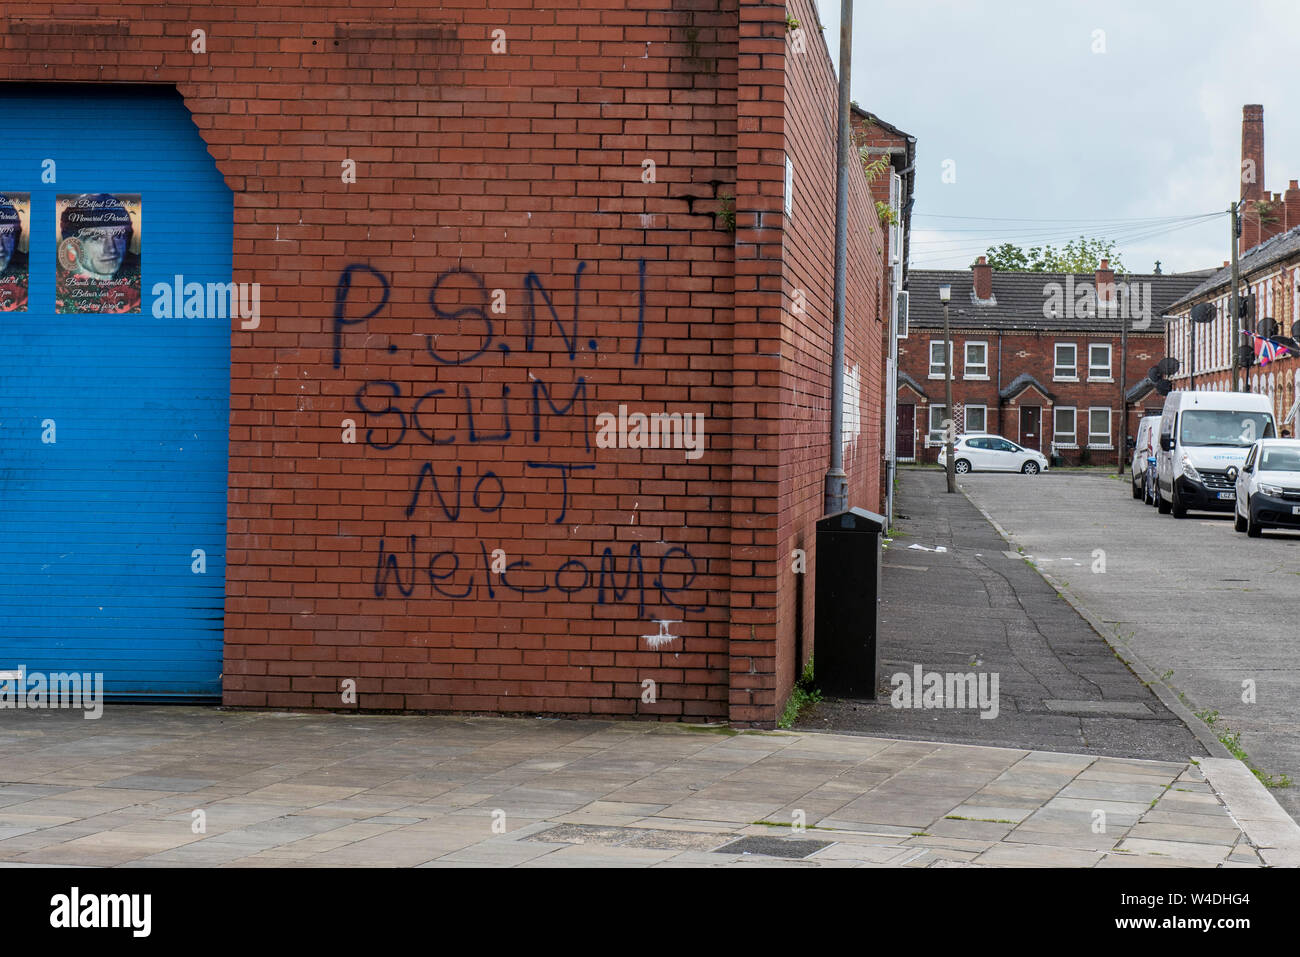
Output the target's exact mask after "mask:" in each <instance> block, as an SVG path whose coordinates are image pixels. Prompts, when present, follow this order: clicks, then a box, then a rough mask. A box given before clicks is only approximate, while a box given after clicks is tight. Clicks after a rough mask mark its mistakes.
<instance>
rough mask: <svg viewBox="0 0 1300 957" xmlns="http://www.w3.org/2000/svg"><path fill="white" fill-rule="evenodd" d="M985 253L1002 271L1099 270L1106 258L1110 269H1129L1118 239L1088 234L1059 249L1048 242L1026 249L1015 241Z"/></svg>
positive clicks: (989, 262)
mask: <svg viewBox="0 0 1300 957" xmlns="http://www.w3.org/2000/svg"><path fill="white" fill-rule="evenodd" d="M985 256H986V258H987V260H988V264H989V265H990V266H992V267H993V268H994V269H996V270H998V271H999V272H1073V273H1082V272H1095V271H1096V269H1097V267H1098V266H1100V265H1101V261H1102V260H1103V259H1108V260H1110V268H1111V269H1113V270H1115V272H1116V273H1117V274H1122V273H1123V272H1124V271H1125V270H1124V264H1123V263H1122V262H1121V261H1120V258H1119V257H1120V254H1119V253H1117V252H1115V240H1113V239H1089V238H1088V237H1087V236H1080V237H1079V238H1078V239H1071V240H1070V241H1069V242H1068V243H1066V244H1065V245H1064V246H1062V247H1060V248H1059V249H1058V248H1057V247H1055V246H1052V245H1046V246H1030V247H1029V249H1028V251H1026V250H1024V249H1021V248H1020V247H1019V246H1017V245H1016V244H1015V243H1003V244H1002V245H1001V246H990V247H989V248H988V249H987V250H986V252H985Z"/></svg>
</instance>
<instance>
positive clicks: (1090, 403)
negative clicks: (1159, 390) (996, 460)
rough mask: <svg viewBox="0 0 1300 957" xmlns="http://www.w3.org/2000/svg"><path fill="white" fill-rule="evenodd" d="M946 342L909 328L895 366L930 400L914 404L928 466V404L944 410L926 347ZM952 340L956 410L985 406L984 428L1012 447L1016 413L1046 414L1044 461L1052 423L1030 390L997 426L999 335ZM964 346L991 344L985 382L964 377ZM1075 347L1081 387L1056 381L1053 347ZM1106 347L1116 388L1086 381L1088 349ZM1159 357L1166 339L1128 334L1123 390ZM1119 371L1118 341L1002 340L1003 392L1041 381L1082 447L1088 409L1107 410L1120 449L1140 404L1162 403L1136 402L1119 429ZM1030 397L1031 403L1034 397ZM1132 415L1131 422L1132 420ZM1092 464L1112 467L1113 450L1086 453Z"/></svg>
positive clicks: (903, 396)
mask: <svg viewBox="0 0 1300 957" xmlns="http://www.w3.org/2000/svg"><path fill="white" fill-rule="evenodd" d="M942 338H943V330H942V329H937V330H929V329H920V328H917V327H915V326H913V327H912V329H911V334H910V336H909V337H908V338H907V339H903V340H900V341H899V344H898V362H899V368H901V369H902V370H903V371H904V372H906V373H907V374H908V375H910V376H911V377H912V378H913V379H915V380H916V381H917V382H918V383H920V385H921V387H922V388H923V389H925V390H926V392H927V393H928V394H929V402H928V403H921V402H920V401H917V412H916V422H917V432H918V438H917V460H918V461H925V462H933V461H935V459H936V458H937V456H938V448H937V447H935V448H926V447H925V444H924V443H925V433H926V428H927V424H928V408H929V405H930V404H937V405H942V404H943V401H944V382H943V379H942V378H938V379H931V378H929V369H930V366H929V348H930V345H929V344H930V340H931V339H933V340H935V341H936V342H937V341H940V340H941V339H942ZM952 340H953V355H954V357H955V358H954V362H953V381H952V395H953V404H954V405H956V404H958V403H963V404H970V405H984V406H986V407H987V409H988V412H987V425H986V428H987V430H988V431H990V432H996V433H998V434H1000V435H1004V436H1006V437H1007V438H1009V439H1011V440H1012V441H1013V442H1016V441H1020V439H1019V431H1020V419H1019V411H1018V409H1019V406H1020V405H1022V404H1029V405H1041V406H1042V408H1043V412H1042V413H1041V414H1042V418H1043V425H1042V426H1041V428H1042V445H1041V449H1042V451H1043V453H1044V454H1048V453H1049V452H1050V449H1051V443H1052V440H1053V422H1052V419H1051V416H1050V411H1049V408H1048V404H1047V402H1046V401H1045V400H1042V399H1040V398H1039V397H1038V393H1037V392H1035V391H1030V392H1029V393H1027V394H1022V395H1021V396H1018V397H1016V398H1015V399H1014V400H1013V401H1015V403H1016V404H1015V405H1012V404H1011V403H1010V402H1008V403H1007V404H1005V405H1003V406H1002V410H1001V414H1002V418H1001V421H1000V422H999V420H998V371H997V369H998V334H997V332H989V331H979V330H960V329H954V330H953V331H952ZM967 340H969V341H972V342H985V343H987V345H988V350H987V354H988V374H989V378H988V380H987V381H982V380H970V379H965V378H964V373H965V355H966V352H965V343H966V342H967ZM1058 342H1073V343H1075V348H1076V353H1075V354H1076V357H1077V363H1076V368H1077V369H1078V370H1079V376H1078V378H1079V381H1078V382H1058V381H1054V379H1053V370H1054V368H1055V355H1056V343H1058ZM1105 342H1108V343H1110V346H1111V370H1112V378H1113V379H1114V381H1113V382H1108V383H1106V382H1091V383H1090V382H1088V381H1087V378H1088V370H1087V362H1088V346H1089V344H1091V343H1105ZM1163 355H1164V338H1163V336H1162V335H1160V334H1157V333H1142V334H1137V333H1133V334H1130V335H1129V336H1128V363H1127V367H1128V373H1127V379H1126V385H1127V388H1129V389H1132V388H1133V386H1135V385H1137V384H1138V383H1139V382H1141V381H1142V380H1143V379H1144V378H1145V377H1146V374H1147V370H1148V369H1149V368H1150V367H1151V366H1152V365H1154V364H1155V363H1156V361H1157V360H1159V359H1160V358H1161V357H1162V356H1163ZM1119 366H1120V337H1119V336H1087V335H1079V334H1077V333H1068V334H1067V333H1062V334H1061V335H1056V334H1049V333H1041V334H1038V335H1035V334H1033V333H1028V334H1025V333H1016V334H1011V333H1004V334H1003V336H1002V385H1003V386H1004V387H1005V386H1006V385H1007V384H1009V383H1010V382H1011V381H1012V380H1013V379H1015V378H1016V376H1018V375H1021V374H1022V373H1026V372H1027V373H1029V374H1030V375H1032V376H1033V377H1034V378H1035V379H1037V380H1038V381H1039V382H1041V383H1042V384H1043V386H1044V388H1046V389H1047V390H1048V391H1049V392H1051V393H1052V395H1053V396H1054V398H1055V402H1054V405H1061V406H1074V407H1075V409H1076V435H1077V436H1079V439H1080V441H1079V443H1078V444H1086V442H1087V438H1086V435H1085V433H1086V430H1087V427H1088V422H1087V417H1086V416H1087V410H1088V408H1089V407H1101V406H1109V407H1110V408H1111V409H1113V410H1114V411H1113V414H1112V417H1111V445H1112V446H1114V445H1115V443H1116V440H1117V437H1118V441H1119V442H1123V441H1124V439H1125V437H1126V436H1128V435H1132V434H1134V432H1133V428H1135V427H1136V422H1137V418H1140V415H1139V414H1138V412H1139V411H1140V409H1141V408H1142V407H1143V406H1144V405H1160V404H1161V403H1162V402H1163V400H1161V399H1157V398H1152V397H1146V398H1143V399H1141V400H1139V402H1138V404H1137V407H1136V411H1135V409H1133V408H1130V414H1129V422H1130V425H1131V427H1130V428H1129V430H1128V431H1127V432H1123V431H1122V429H1121V428H1120V425H1121V423H1120V414H1119V402H1120V398H1119V396H1120V393H1119ZM1031 397H1032V398H1031ZM912 401H914V393H912V392H911V390H910V389H906V388H900V389H899V402H900V403H901V402H912ZM1135 416H1136V417H1135ZM1061 454H1062V455H1063V457H1064V458H1065V460H1066V461H1067V462H1068V463H1071V464H1074V463H1077V462H1078V461H1079V459H1080V453H1079V450H1077V449H1076V450H1066V451H1063V452H1062V453H1061ZM1089 457H1090V460H1091V462H1092V464H1094V465H1101V464H1105V463H1107V462H1111V463H1113V462H1114V461H1115V450H1114V448H1112V449H1109V450H1100V449H1093V450H1090V454H1089Z"/></svg>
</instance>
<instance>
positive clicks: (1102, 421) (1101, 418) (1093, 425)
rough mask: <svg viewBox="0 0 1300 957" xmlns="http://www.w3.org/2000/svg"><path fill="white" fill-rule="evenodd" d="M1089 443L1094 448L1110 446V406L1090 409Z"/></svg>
mask: <svg viewBox="0 0 1300 957" xmlns="http://www.w3.org/2000/svg"><path fill="white" fill-rule="evenodd" d="M1088 445H1090V446H1091V447H1093V448H1104V449H1108V448H1110V408H1109V407H1106V408H1091V409H1089V410H1088Z"/></svg>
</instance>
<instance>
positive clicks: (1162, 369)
mask: <svg viewBox="0 0 1300 957" xmlns="http://www.w3.org/2000/svg"><path fill="white" fill-rule="evenodd" d="M1179 366H1180V363H1179V361H1178V360H1177V359H1175V358H1174V357H1173V356H1165V358H1163V359H1161V360H1160V361H1159V362H1157V363H1156V370H1157V371H1158V372H1159V373H1160V378H1162V379H1168V378H1169V377H1170V376H1171V375H1173V374H1174V373H1175V372H1177V371H1178V369H1179Z"/></svg>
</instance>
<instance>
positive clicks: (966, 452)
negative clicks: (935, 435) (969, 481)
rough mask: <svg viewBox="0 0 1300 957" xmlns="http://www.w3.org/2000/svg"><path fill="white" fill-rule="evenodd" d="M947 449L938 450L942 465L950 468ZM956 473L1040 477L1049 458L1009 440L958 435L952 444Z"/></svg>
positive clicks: (975, 434)
mask: <svg viewBox="0 0 1300 957" xmlns="http://www.w3.org/2000/svg"><path fill="white" fill-rule="evenodd" d="M947 452H948V449H947V446H944V447H943V448H941V449H939V466H940V467H941V468H947V467H948V458H947ZM953 470H954V471H956V473H957V474H958V475H965V474H966V473H967V472H1024V473H1025V474H1026V475H1037V474H1038V473H1039V472H1046V471H1047V456H1045V455H1043V453H1042V452H1036V451H1034V450H1033V449H1027V448H1024V447H1023V446H1020V445H1016V443H1014V442H1012V441H1011V440H1010V439H1004V438H1003V437H1002V436H1000V435H989V434H988V433H974V434H967V435H962V436H958V438H957V441H956V442H955V443H954V444H953Z"/></svg>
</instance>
